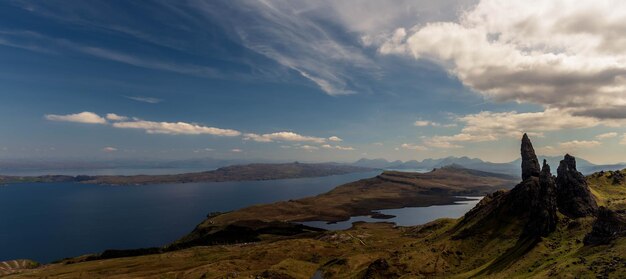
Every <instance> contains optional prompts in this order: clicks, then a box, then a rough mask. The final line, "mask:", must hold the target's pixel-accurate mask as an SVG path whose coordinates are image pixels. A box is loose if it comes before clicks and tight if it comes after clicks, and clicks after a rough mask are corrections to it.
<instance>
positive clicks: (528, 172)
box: [521, 134, 541, 180]
mask: <svg viewBox="0 0 626 279" xmlns="http://www.w3.org/2000/svg"><path fill="white" fill-rule="evenodd" d="M521 155H522V180H526V179H528V178H530V177H533V176H536V177H538V176H539V173H540V172H541V170H540V169H539V160H537V155H536V154H535V149H534V148H533V145H532V143H531V142H530V139H529V138H528V135H526V134H524V136H523V137H522V147H521Z"/></svg>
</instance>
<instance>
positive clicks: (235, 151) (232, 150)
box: [230, 148, 243, 153]
mask: <svg viewBox="0 0 626 279" xmlns="http://www.w3.org/2000/svg"><path fill="white" fill-rule="evenodd" d="M230 152H234V153H241V152H243V150H241V149H239V148H233V149H231V150H230Z"/></svg>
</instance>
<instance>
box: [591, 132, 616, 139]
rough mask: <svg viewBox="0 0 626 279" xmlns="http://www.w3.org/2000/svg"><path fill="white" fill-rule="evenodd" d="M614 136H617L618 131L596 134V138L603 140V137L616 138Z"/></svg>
mask: <svg viewBox="0 0 626 279" xmlns="http://www.w3.org/2000/svg"><path fill="white" fill-rule="evenodd" d="M614 137H617V133H616V132H611V133H604V134H599V135H597V136H596V139H599V140H602V139H609V138H614Z"/></svg>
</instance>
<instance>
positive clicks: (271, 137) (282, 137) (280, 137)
mask: <svg viewBox="0 0 626 279" xmlns="http://www.w3.org/2000/svg"><path fill="white" fill-rule="evenodd" d="M244 140H253V141H256V142H274V141H290V142H313V143H324V142H326V139H324V138H318V137H309V136H303V135H300V134H296V133H294V132H276V133H271V134H263V135H258V134H253V133H247V134H244Z"/></svg>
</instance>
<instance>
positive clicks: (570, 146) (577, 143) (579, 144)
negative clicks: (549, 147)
mask: <svg viewBox="0 0 626 279" xmlns="http://www.w3.org/2000/svg"><path fill="white" fill-rule="evenodd" d="M601 144H602V143H600V142H599V141H595V140H573V141H566V142H561V143H559V147H560V148H561V149H564V150H565V151H568V150H577V149H587V148H592V147H596V146H599V145H601Z"/></svg>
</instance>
